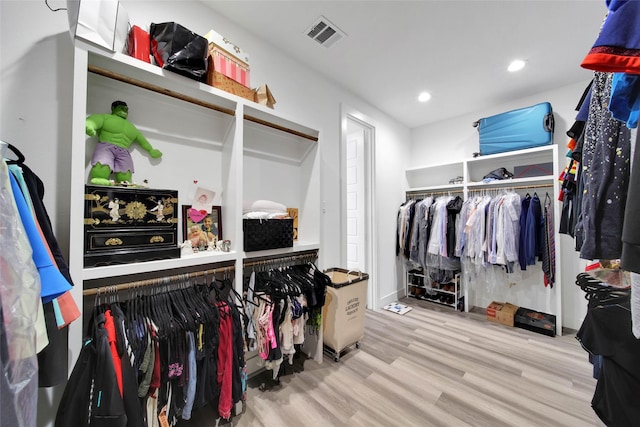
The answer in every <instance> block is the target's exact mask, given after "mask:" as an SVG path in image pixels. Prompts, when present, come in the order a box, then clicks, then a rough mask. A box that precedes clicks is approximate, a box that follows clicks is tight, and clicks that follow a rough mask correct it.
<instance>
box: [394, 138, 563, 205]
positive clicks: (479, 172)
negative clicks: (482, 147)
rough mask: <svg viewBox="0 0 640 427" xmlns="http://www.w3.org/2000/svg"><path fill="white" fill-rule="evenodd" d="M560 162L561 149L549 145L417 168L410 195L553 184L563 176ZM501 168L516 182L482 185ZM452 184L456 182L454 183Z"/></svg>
mask: <svg viewBox="0 0 640 427" xmlns="http://www.w3.org/2000/svg"><path fill="white" fill-rule="evenodd" d="M558 161H559V159H558V147H557V146H556V145H546V146H544V147H536V148H529V149H526V150H517V151H510V152H506V153H500V154H493V155H489V156H481V157H474V158H470V159H466V160H462V161H459V162H453V163H444V164H438V165H431V166H421V167H414V168H410V169H407V170H406V177H407V183H408V189H407V192H409V193H411V192H429V191H434V192H435V191H447V190H451V191H455V190H464V189H470V188H473V189H478V188H482V187H488V188H491V187H511V186H515V185H538V184H540V185H542V184H553V183H555V182H556V177H557V176H558V173H559V171H558ZM498 168H506V169H507V170H508V171H509V172H511V173H514V174H515V175H514V178H513V179H505V180H498V181H491V182H488V183H485V182H482V180H483V177H484V176H485V175H487V174H489V173H490V172H491V171H493V170H495V169H498ZM456 178H458V179H456ZM460 178H461V179H460ZM450 180H455V181H451V182H450Z"/></svg>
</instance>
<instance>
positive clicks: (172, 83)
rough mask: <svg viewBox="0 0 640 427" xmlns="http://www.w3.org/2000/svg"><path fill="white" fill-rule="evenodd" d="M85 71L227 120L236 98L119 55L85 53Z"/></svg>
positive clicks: (233, 112) (233, 113)
mask: <svg viewBox="0 0 640 427" xmlns="http://www.w3.org/2000/svg"><path fill="white" fill-rule="evenodd" d="M88 68H89V71H90V72H92V73H95V74H100V75H103V76H106V77H109V78H112V79H116V80H120V81H122V82H125V83H129V84H132V85H134V86H138V87H142V88H145V89H147V90H151V91H153V92H157V93H162V94H164V95H167V96H170V97H173V98H177V99H181V100H183V101H186V102H190V103H193V104H196V105H201V106H203V107H206V108H210V109H212V110H216V111H220V112H223V113H225V114H229V115H231V116H233V115H235V110H236V105H237V104H238V100H239V99H240V98H238V97H237V96H235V95H232V94H229V93H227V92H224V91H221V90H219V89H216V88H214V87H212V86H209V85H206V84H204V83H199V82H197V81H195V80H192V79H189V78H187V77H184V76H181V75H179V74H176V73H173V72H170V71H165V70H163V69H162V68H160V67H157V66H155V65H152V64H149V63H146V62H144V61H140V60H138V59H136V58H132V57H130V56H128V55H124V54H122V53H117V52H116V53H104V52H100V53H98V52H95V51H94V52H89V65H88Z"/></svg>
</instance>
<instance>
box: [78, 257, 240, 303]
mask: <svg viewBox="0 0 640 427" xmlns="http://www.w3.org/2000/svg"><path fill="white" fill-rule="evenodd" d="M234 270H235V266H233V265H230V266H227V267H218V268H214V269H211V270H203V271H194V272H191V273H183V274H175V275H173V276H166V277H154V278H153V279H145V280H137V281H133V282H128V283H121V284H118V285H113V286H102V287H99V288H91V289H85V290H83V291H82V295H83V296H85V297H87V296H91V295H97V294H98V293H101V294H102V293H108V292H116V291H124V290H127V289H131V288H143V287H145V286H154V285H162V284H165V283H172V282H177V281H180V280H185V279H194V278H196V277H202V276H208V275H212V276H213V275H215V274H216V273H223V272H230V271H234Z"/></svg>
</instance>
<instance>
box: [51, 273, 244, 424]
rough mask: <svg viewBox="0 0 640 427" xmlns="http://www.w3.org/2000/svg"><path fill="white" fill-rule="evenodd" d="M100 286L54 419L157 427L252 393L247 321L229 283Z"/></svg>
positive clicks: (218, 410)
mask: <svg viewBox="0 0 640 427" xmlns="http://www.w3.org/2000/svg"><path fill="white" fill-rule="evenodd" d="M170 280H173V279H170V278H169V279H166V280H162V279H160V280H159V281H157V284H154V285H152V286H145V287H140V288H139V287H137V286H136V285H135V283H134V284H132V285H131V286H132V287H131V289H130V290H129V291H128V292H129V295H128V298H127V299H125V300H120V298H119V296H118V293H117V291H110V290H109V289H110V288H108V287H107V288H105V289H106V294H104V292H103V293H102V294H101V293H100V292H98V294H97V296H96V299H95V304H94V307H93V310H92V313H91V318H90V319H89V322H88V326H87V331H86V335H85V338H84V340H83V347H82V350H81V352H80V355H79V357H78V360H77V362H76V365H75V367H74V369H73V371H72V373H71V376H70V378H69V381H68V383H67V385H66V387H65V390H64V393H63V396H62V399H61V402H60V405H59V407H58V412H57V415H56V420H55V426H56V427H64V426H70V427H71V426H73V427H80V426H89V425H91V426H109V427H117V426H122V427H134V426H135V427H152V426H153V427H155V426H175V425H177V424H178V423H180V422H182V420H190V419H191V418H192V416H193V413H194V411H196V410H198V409H201V408H204V407H205V406H209V407H210V408H211V410H213V412H214V414H216V418H217V417H220V418H222V419H229V418H231V416H232V409H233V406H234V405H235V404H236V403H238V402H241V401H244V400H245V399H246V379H247V375H246V366H245V350H246V346H245V342H244V336H243V330H244V319H243V316H242V307H241V306H239V305H238V304H240V303H241V298H240V296H239V295H238V294H237V293H236V292H235V290H234V288H233V283H232V281H231V280H230V279H229V278H228V277H225V278H223V279H222V280H218V279H216V278H215V276H214V278H213V280H211V282H210V283H207V280H206V279H205V282H204V283H200V284H198V283H191V280H190V279H189V278H188V277H181V278H180V279H179V280H177V281H175V282H173V283H171V282H170Z"/></svg>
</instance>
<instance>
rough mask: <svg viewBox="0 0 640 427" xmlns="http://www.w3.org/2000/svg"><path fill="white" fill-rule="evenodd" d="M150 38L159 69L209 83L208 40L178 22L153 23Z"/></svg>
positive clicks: (152, 51)
mask: <svg viewBox="0 0 640 427" xmlns="http://www.w3.org/2000/svg"><path fill="white" fill-rule="evenodd" d="M149 35H150V37H151V53H152V54H153V57H154V58H155V60H156V63H157V64H158V65H159V66H160V67H162V68H164V69H166V70H170V71H173V72H174V73H178V74H181V75H183V76H186V77H189V78H191V79H194V80H197V81H199V82H203V83H204V82H206V80H207V55H208V54H209V43H208V42H207V39H205V38H204V37H202V36H200V35H198V34H196V33H194V32H193V31H190V30H188V29H187V28H185V27H183V26H182V25H180V24H177V23H175V22H163V23H160V24H151V26H150V29H149Z"/></svg>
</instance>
